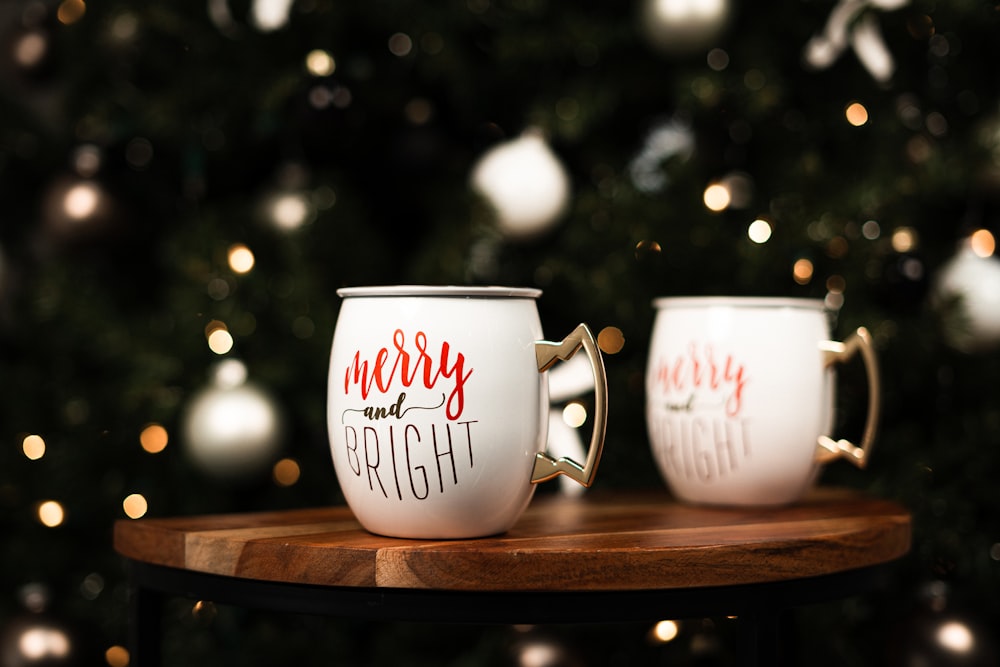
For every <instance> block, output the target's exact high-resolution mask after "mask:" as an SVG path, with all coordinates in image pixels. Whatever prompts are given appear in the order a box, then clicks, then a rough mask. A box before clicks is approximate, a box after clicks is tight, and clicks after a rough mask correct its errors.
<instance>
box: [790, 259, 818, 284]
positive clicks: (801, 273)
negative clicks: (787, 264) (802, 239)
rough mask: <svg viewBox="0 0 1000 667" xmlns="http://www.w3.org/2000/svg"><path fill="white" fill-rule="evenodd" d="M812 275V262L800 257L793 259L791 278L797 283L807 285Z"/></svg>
mask: <svg viewBox="0 0 1000 667" xmlns="http://www.w3.org/2000/svg"><path fill="white" fill-rule="evenodd" d="M812 277H813V263H812V262H811V261H809V260H808V259H805V258H802V259H797V260H795V264H793V265H792V279H793V280H794V281H795V282H797V283H798V284H799V285H808V284H809V282H810V281H811V280H812Z"/></svg>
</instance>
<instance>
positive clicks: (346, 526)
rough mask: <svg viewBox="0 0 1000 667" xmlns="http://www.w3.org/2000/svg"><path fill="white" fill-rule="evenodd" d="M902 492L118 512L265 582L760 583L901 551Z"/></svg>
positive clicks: (207, 564) (905, 517)
mask: <svg viewBox="0 0 1000 667" xmlns="http://www.w3.org/2000/svg"><path fill="white" fill-rule="evenodd" d="M910 539H911V537H910V516H909V514H908V512H907V511H906V510H905V509H903V508H902V507H900V506H899V505H897V504H895V503H893V502H890V501H886V500H880V499H877V498H872V497H869V496H866V495H864V494H860V493H856V492H852V491H848V490H844V489H832V488H823V489H819V490H816V491H814V492H813V493H812V494H811V495H810V496H808V497H807V498H806V499H805V500H803V501H802V502H800V503H797V504H795V505H791V506H788V507H779V508H710V507H700V506H692V505H684V504H679V503H677V502H675V501H673V500H671V499H670V498H669V496H668V495H667V494H666V493H665V492H659V491H650V492H627V493H623V492H595V491H591V492H588V493H587V494H586V495H584V496H583V497H581V498H565V497H561V496H546V497H541V496H539V497H536V499H535V500H534V501H533V502H532V504H531V506H529V508H528V510H527V511H526V512H525V514H524V516H523V517H522V518H521V520H520V521H519V522H518V524H517V525H515V526H514V528H513V529H512V530H510V531H509V532H507V533H505V534H503V535H499V536H496V537H489V538H479V539H474V540H453V541H438V540H409V539H395V538H389V537H381V536H378V535H373V534H371V533H368V532H366V531H365V530H364V529H362V528H361V526H360V525H359V524H358V523H357V522H356V521H355V519H354V517H353V515H352V514H351V512H350V511H349V510H348V509H347V508H345V507H330V508H313V509H301V510H292V511H284V512H263V513H250V514H229V515H217V516H200V517H176V518H162V519H157V518H149V519H140V520H138V521H127V520H121V521H119V522H117V523H116V525H115V533H114V544H115V549H116V550H117V551H118V552H119V553H120V554H121V555H123V556H125V557H127V558H131V559H134V560H138V561H143V562H147V563H152V564H155V565H165V566H168V567H175V568H183V569H189V570H195V571H199V572H208V573H213V574H221V575H227V576H236V577H244V578H250V579H258V580H265V581H282V582H292V583H308V584H318V585H329V586H364V587H392V588H430V589H442V590H456V591H459V590H479V591H483V590H495V591H505V590H506V591H593V590H647V589H665V588H686V587H700V586H722V585H733V584H747V583H762V582H769V581H779V580H787V579H796V578H802V577H810V576H818V575H824V574H833V573H836V572H842V571H846V570H850V569H854V568H858V567H863V566H869V565H876V564H880V563H885V562H889V561H891V560H894V559H897V558H900V557H901V556H903V555H904V554H906V553H907V552H908V551H909V549H910Z"/></svg>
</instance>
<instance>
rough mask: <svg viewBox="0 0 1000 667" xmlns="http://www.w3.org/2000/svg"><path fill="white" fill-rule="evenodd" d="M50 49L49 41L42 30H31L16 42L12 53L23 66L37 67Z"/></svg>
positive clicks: (15, 59) (15, 60)
mask: <svg viewBox="0 0 1000 667" xmlns="http://www.w3.org/2000/svg"><path fill="white" fill-rule="evenodd" d="M48 51H49V41H48V39H46V38H45V35H43V34H42V33H40V32H29V33H26V34H24V35H22V36H21V37H20V38H19V39H17V40H16V41H15V42H14V48H13V49H12V55H13V56H14V62H15V63H17V64H18V65H20V66H21V67H28V68H30V67H35V66H36V65H38V64H40V63H41V62H42V59H43V58H45V54H46V53H48Z"/></svg>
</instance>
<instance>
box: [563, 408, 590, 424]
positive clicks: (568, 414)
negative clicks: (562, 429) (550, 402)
mask: <svg viewBox="0 0 1000 667" xmlns="http://www.w3.org/2000/svg"><path fill="white" fill-rule="evenodd" d="M562 418H563V421H564V422H566V425H567V426H570V427H572V428H580V427H581V426H583V425H584V424H585V423H586V422H587V408H585V407H583V405H581V404H580V403H575V402H574V403H568V404H567V405H566V407H564V408H563V412H562Z"/></svg>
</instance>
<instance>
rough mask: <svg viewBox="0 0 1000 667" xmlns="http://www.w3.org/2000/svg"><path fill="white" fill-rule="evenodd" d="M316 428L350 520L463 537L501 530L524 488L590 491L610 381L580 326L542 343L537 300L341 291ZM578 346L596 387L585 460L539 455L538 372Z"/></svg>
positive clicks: (472, 293) (543, 405)
mask: <svg viewBox="0 0 1000 667" xmlns="http://www.w3.org/2000/svg"><path fill="white" fill-rule="evenodd" d="M337 293H338V294H339V295H340V296H341V297H342V298H343V302H342V304H341V309H340V314H339V316H338V318H337V324H336V327H335V330H334V336H333V346H332V351H331V355H330V372H329V382H328V397H327V422H328V426H329V435H330V448H331V452H332V456H333V464H334V469H335V471H336V475H337V480H338V482H339V483H340V488H341V490H342V491H343V494H344V498H345V500H346V501H347V504H348V505H349V506H350V508H351V510H352V511H353V512H354V514H355V516H356V517H357V519H358V521H359V522H360V523H361V524H362V526H364V528H366V529H367V530H369V531H370V532H373V533H377V534H381V535H388V536H393V537H411V538H428V539H437V538H469V537H481V536H486V535H494V534H497V533H502V532H505V531H506V530H508V529H509V528H510V527H511V526H512V525H513V524H514V522H515V521H516V520H517V519H518V517H519V516H520V515H521V513H522V512H523V511H524V509H525V507H527V505H528V503H529V502H530V500H531V497H532V495H533V494H534V489H535V484H537V483H538V482H542V481H546V480H549V479H552V478H554V477H556V476H557V475H566V476H569V477H570V478H572V479H574V480H576V481H577V482H579V483H580V484H582V485H584V486H590V485H591V484H592V482H593V480H594V475H595V473H596V471H597V466H598V463H599V461H600V458H601V452H602V449H603V446H604V432H605V425H606V419H607V380H606V377H605V373H604V363H603V360H602V358H601V353H600V350H599V349H598V347H597V342H596V339H595V338H594V335H593V333H592V332H591V331H590V329H589V328H588V327H587V326H586V325H584V324H581V325H579V326H578V327H577V328H576V329H575V330H574V331H573V332H572V333H571V334H570V335H569V336H567V337H566V338H565V339H564V340H563V341H561V342H558V343H554V342H549V341H545V340H543V339H542V326H541V323H540V321H539V316H538V310H537V306H536V299H537V298H538V297H539V296H540V295H541V291H540V290H536V289H528V288H509V287H434V286H406V285H403V286H390V287H354V288H345V289H340V290H338V291H337ZM581 347H582V348H583V349H584V351H585V352H586V355H587V357H588V359H589V361H590V366H591V369H592V372H593V376H594V392H595V414H594V415H593V424H594V428H593V434H592V438H591V440H590V446H589V450H588V452H587V455H586V460H585V462H584V463H583V464H580V463H578V462H576V461H574V460H572V459H570V458H566V457H560V458H558V459H557V458H554V457H552V456H549V455H548V454H546V453H545V451H543V450H544V449H545V444H546V432H547V426H548V413H549V397H548V389H547V377H546V373H545V371H546V370H548V369H549V368H550V367H551V366H552V365H553V364H555V363H556V361H557V360H559V359H568V358H570V357H571V356H573V355H574V354H575V353H576V352H577V350H579V349H580V348H581Z"/></svg>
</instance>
